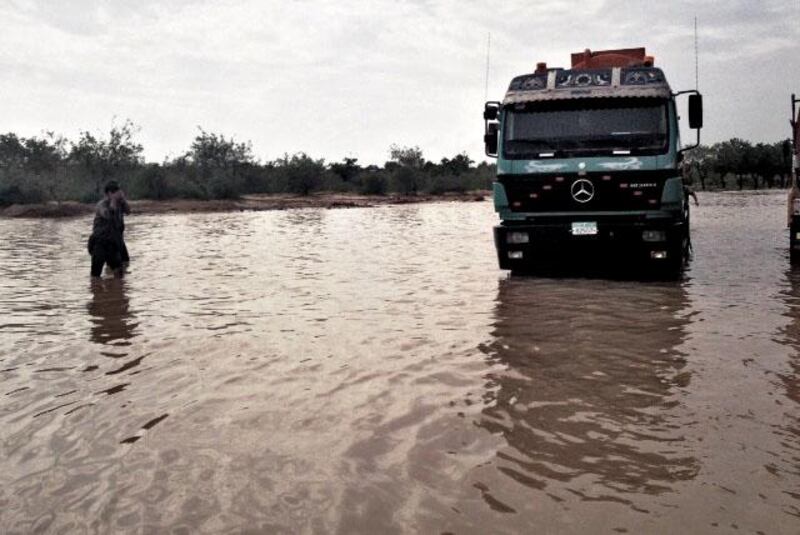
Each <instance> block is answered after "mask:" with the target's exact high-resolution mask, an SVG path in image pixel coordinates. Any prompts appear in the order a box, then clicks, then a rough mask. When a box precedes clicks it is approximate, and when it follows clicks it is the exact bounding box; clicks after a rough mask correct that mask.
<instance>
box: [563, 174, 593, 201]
mask: <svg viewBox="0 0 800 535" xmlns="http://www.w3.org/2000/svg"><path fill="white" fill-rule="evenodd" d="M569 191H570V193H572V198H573V199H575V200H576V201H578V202H580V203H585V202H589V201H591V200H592V199H593V198H594V184H592V183H591V182H590V181H588V180H586V179H585V178H580V179H578V180H576V181H575V182H573V183H572V186H571V187H570V189H569Z"/></svg>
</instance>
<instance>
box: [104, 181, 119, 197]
mask: <svg viewBox="0 0 800 535" xmlns="http://www.w3.org/2000/svg"><path fill="white" fill-rule="evenodd" d="M119 191H120V189H119V184H118V183H117V181H116V180H109V181H108V182H106V187H105V193H106V197H108V198H109V199H113V198H114V197H116V196H118V195H119Z"/></svg>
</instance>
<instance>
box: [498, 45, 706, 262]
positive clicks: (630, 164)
mask: <svg viewBox="0 0 800 535" xmlns="http://www.w3.org/2000/svg"><path fill="white" fill-rule="evenodd" d="M682 94H688V116H689V117H688V119H689V127H690V128H692V129H696V130H697V142H696V143H695V144H693V145H692V146H689V147H681V142H680V135H679V129H678V119H679V117H678V111H677V106H676V97H678V96H679V95H682ZM702 106H703V105H702V96H701V95H700V93H699V92H698V91H696V90H690V91H681V92H673V91H672V90H671V89H670V86H669V84H668V83H667V80H666V77H665V76H664V73H663V71H662V70H661V69H659V68H657V67H654V66H653V58H652V57H650V56H647V54H646V52H645V49H644V48H633V49H620V50H604V51H599V52H592V51H590V50H586V51H584V52H580V53H577V54H573V55H572V68H570V69H563V68H548V67H547V65H546V64H544V63H539V64H538V65H537V67H536V70H535V71H534V72H533V73H531V74H524V75H521V76H517V77H515V78H514V79H513V80H512V81H511V84H510V86H509V88H508V91H507V93H506V95H505V98H504V99H503V101H502V102H494V101H490V102H487V103H486V105H485V108H484V115H483V117H484V122H485V133H484V143H485V147H486V154H487V155H488V156H492V157H496V158H497V179H496V181H495V182H494V205H495V211H496V212H497V213H498V214H499V216H500V224H499V225H497V226H496V227H495V228H494V239H495V245H496V248H497V255H498V260H499V264H500V268H501V269H507V270H514V271H525V270H529V269H531V268H536V267H538V266H541V265H548V264H551V263H553V262H560V261H563V260H566V261H567V262H568V263H570V264H572V265H575V266H586V267H593V266H595V265H598V264H607V263H609V262H610V263H612V264H615V263H624V265H625V266H629V265H633V263H636V264H637V265H638V264H641V265H643V266H645V267H644V268H643V269H645V270H648V272H667V273H669V274H673V275H677V274H679V273H680V272H681V270H682V269H683V266H684V263H685V260H686V258H687V256H688V254H689V247H690V233H689V203H688V199H687V197H688V188H687V187H686V184H685V179H684V177H683V173H682V169H683V167H684V166H683V165H682V164H683V153H684V151H686V150H688V149H691V148H694V147H696V146H697V144H699V140H700V128H702V122H703V119H702V116H703V111H702Z"/></svg>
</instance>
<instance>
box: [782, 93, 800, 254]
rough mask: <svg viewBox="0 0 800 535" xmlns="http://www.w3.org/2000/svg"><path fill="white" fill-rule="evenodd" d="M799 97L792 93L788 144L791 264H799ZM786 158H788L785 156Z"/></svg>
mask: <svg viewBox="0 0 800 535" xmlns="http://www.w3.org/2000/svg"><path fill="white" fill-rule="evenodd" d="M798 103H800V98H797V97H796V96H795V95H794V94H792V116H791V118H790V119H789V124H791V126H792V144H791V145H790V146H789V151H790V153H791V154H788V155H785V156H789V157H790V159H791V162H792V176H791V182H792V186H791V188H790V189H789V261H790V263H791V264H793V265H797V264H800V183H799V182H798V180H800V110H798V109H797V104H798ZM787 159H788V158H787Z"/></svg>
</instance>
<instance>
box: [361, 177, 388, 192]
mask: <svg viewBox="0 0 800 535" xmlns="http://www.w3.org/2000/svg"><path fill="white" fill-rule="evenodd" d="M360 178H361V181H360V182H361V183H360V185H359V187H358V192H359V193H361V194H362V195H386V192H387V191H388V189H389V181H388V180H386V175H385V174H384V173H382V172H366V173H363V174H362V175H361V176H360Z"/></svg>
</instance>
